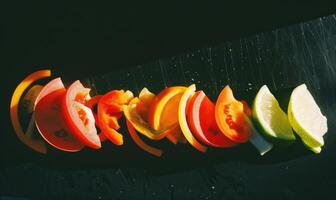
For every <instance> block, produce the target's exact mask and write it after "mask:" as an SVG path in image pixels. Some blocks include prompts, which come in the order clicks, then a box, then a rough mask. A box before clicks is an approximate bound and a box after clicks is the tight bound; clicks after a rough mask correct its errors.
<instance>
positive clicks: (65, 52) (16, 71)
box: [0, 2, 335, 199]
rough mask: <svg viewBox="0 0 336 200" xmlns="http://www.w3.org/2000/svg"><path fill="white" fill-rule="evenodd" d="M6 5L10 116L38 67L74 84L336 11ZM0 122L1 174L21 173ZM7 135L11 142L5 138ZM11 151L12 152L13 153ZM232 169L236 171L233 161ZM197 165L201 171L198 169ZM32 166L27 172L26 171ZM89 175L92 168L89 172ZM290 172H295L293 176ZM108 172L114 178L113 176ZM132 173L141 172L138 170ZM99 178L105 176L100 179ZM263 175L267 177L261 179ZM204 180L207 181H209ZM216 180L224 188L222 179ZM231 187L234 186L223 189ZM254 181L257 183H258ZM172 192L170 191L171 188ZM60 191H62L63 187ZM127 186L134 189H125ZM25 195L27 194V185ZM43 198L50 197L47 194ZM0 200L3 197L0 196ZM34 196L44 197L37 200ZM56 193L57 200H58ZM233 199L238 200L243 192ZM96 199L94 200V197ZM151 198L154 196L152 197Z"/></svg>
mask: <svg viewBox="0 0 336 200" xmlns="http://www.w3.org/2000/svg"><path fill="white" fill-rule="evenodd" d="M2 8H3V12H2V20H1V22H2V23H1V25H2V26H1V33H0V34H1V35H0V36H1V55H2V56H1V61H0V62H1V67H3V72H2V74H3V76H4V78H3V79H2V81H3V82H2V83H1V85H2V87H1V88H2V89H3V91H4V92H3V97H2V99H4V101H5V104H4V105H6V106H5V107H4V108H5V110H6V113H8V110H7V108H8V105H9V97H10V95H11V93H12V91H13V89H14V87H15V85H16V84H17V82H18V80H21V79H22V78H23V77H24V76H25V75H26V74H28V73H30V72H32V71H34V70H36V69H39V68H45V67H48V68H51V69H53V70H55V71H56V72H57V73H59V74H62V77H64V78H65V79H68V80H75V79H78V78H85V77H88V76H92V75H99V74H105V73H107V72H113V71H114V70H118V69H121V68H126V67H131V66H134V65H137V64H142V63H145V62H148V61H152V60H155V59H157V58H165V57H169V56H172V55H177V54H180V53H182V52H186V51H189V50H192V49H195V48H200V47H207V46H211V45H216V44H220V43H222V42H224V41H227V40H232V39H237V38H241V37H244V36H248V35H252V34H254V33H258V32H261V31H267V30H272V29H275V28H277V27H283V26H286V25H290V24H295V23H298V22H301V21H306V20H309V19H314V18H317V17H320V16H326V15H329V14H331V13H333V12H334V11H335V10H334V7H333V6H332V5H331V4H327V3H305V4H302V3H293V2H290V3H289V2H283V3H281V4H280V3H276V2H272V3H270V2H269V3H264V2H263V3H262V4H261V3H260V4H257V3H253V4H251V3H245V2H244V3H243V2H239V3H226V2H225V3H224V2H222V3H220V4H219V3H213V2H211V3H210V2H208V3H203V4H198V3H189V2H188V3H181V2H180V3H177V4H174V3H169V4H166V5H165V4H161V3H158V2H157V3H150V4H149V3H148V4H146V3H144V2H137V3H134V2H133V3H125V4H122V3H120V4H109V5H97V4H95V5H93V4H91V3H90V4H86V3H83V2H82V3H80V4H77V3H76V4H75V3H74V4H71V3H65V4H62V3H59V2H53V3H48V2H43V3H41V2H39V3H38V4H32V3H28V2H23V3H22V2H21V3H17V2H13V3H12V5H5V6H4V7H2ZM1 96H2V95H1ZM4 116H7V115H4ZM1 123H2V124H3V127H4V129H2V131H1V138H2V140H1V146H2V147H9V146H11V147H12V148H2V149H1V156H2V158H3V159H2V160H3V162H2V164H1V166H2V167H3V173H5V172H7V171H10V172H11V173H13V171H11V170H8V169H10V168H11V167H13V168H15V167H18V168H17V169H16V170H23V171H24V170H25V169H24V167H26V166H24V167H23V168H21V167H20V166H22V165H21V164H22V163H27V161H28V163H29V161H30V160H31V158H30V157H29V156H28V157H27V155H30V154H22V153H17V152H15V150H20V149H23V148H24V147H22V144H21V143H20V142H19V141H17V140H15V138H14V136H8V135H9V134H8V133H10V134H12V129H11V126H10V122H9V119H8V117H5V118H4V120H2V122H1ZM12 135H13V134H12ZM8 138H10V139H11V140H5V139H8ZM8 141H10V142H8ZM8 149H10V150H11V151H8ZM35 158H36V157H35ZM41 159H43V158H40V157H37V160H41ZM320 161H321V160H320ZM155 162H158V160H156V161H154V162H153V161H152V162H151V164H152V163H155ZM323 162H325V161H323ZM231 165H233V167H237V166H235V165H236V164H231ZM60 166H61V165H58V166H56V167H55V168H56V169H57V168H59V171H58V172H57V173H82V172H83V171H74V172H71V171H70V172H69V171H68V170H66V169H63V168H62V167H60ZM94 166H95V165H94ZM200 166H201V165H200ZM200 166H196V167H195V169H196V168H199V167H200ZM49 167H50V166H49ZM87 167H88V166H84V167H83V169H82V170H84V171H85V169H86V168H87ZM152 167H153V166H152ZM207 167H208V168H211V169H213V170H214V171H216V170H219V169H223V168H224V169H228V170H229V168H230V164H228V165H227V166H225V167H222V168H218V169H217V168H216V167H215V166H207ZM238 167H239V166H238ZM28 168H29V169H30V167H29V166H28ZM65 168H66V167H65ZM167 168H169V167H167ZM32 169H33V170H35V172H32V174H37V175H38V174H43V175H45V174H48V173H51V172H48V168H47V169H45V168H43V167H42V168H34V167H32ZM51 169H52V167H51ZM63 170H64V171H63ZM77 170H78V169H77ZM90 170H92V167H91V168H90ZM105 170H106V169H105ZM188 170H189V171H190V170H192V167H190V166H188ZM14 171H15V170H14ZM119 171H121V170H119ZM208 171H209V170H206V171H205V172H202V173H203V174H204V173H205V175H203V179H201V180H202V181H207V182H210V183H207V184H208V185H210V188H209V190H211V189H212V186H211V185H212V182H213V177H216V176H217V175H218V174H220V172H217V171H216V173H215V172H214V173H213V174H211V173H210V174H209V172H208ZM173 172H174V170H173ZM277 172H278V171H277V170H274V173H277ZM292 172H293V173H294V171H292ZM83 173H84V172H83ZM86 173H92V174H100V173H104V171H99V169H96V171H89V172H87V171H86ZM105 173H106V171H105ZM111 173H114V171H113V172H111ZM117 173H118V170H117ZM132 173H134V174H137V173H138V171H137V172H132ZM170 173H171V174H169V173H168V174H165V176H167V177H170V178H167V179H174V177H175V174H174V173H172V172H171V171H170ZM233 173H236V172H233ZM257 174H258V173H257ZM294 174H295V173H294ZM8 176H11V175H8ZM50 176H53V175H50ZM54 176H55V177H57V176H56V175H54ZM96 176H97V177H100V176H99V175H96ZM156 176H158V175H154V179H155V177H156ZM256 176H257V175H256ZM259 176H260V177H262V175H259ZM12 177H13V180H11V181H12V182H15V181H14V180H17V181H19V179H20V177H17V176H15V175H14V174H13V175H12ZM28 177H29V176H28ZM131 177H134V176H131ZM204 177H208V178H205V179H204ZM177 178H179V177H177ZM180 178H181V177H180ZM29 179H30V181H29V180H25V181H26V183H27V184H32V183H34V180H33V179H32V178H31V177H29ZM191 179H193V178H191ZM261 179H262V178H261ZM40 180H41V179H40ZM48 180H49V179H48ZM226 180H228V179H226ZM256 180H257V179H256ZM294 180H295V179H293V181H294ZM319 180H320V179H319ZM194 181H195V182H197V181H199V179H198V178H197V177H195V178H194ZM234 181H235V180H232V185H236V186H237V185H238V186H237V188H238V192H237V191H236V190H235V191H234V192H233V194H232V195H233V196H236V195H237V194H239V183H235V182H234ZM70 182H71V181H70ZM218 182H219V183H218V184H220V178H219V181H218ZM228 182H230V181H226V182H224V183H223V184H227V183H228ZM280 182H281V180H280ZM2 183H3V182H2ZM141 183H142V182H141V181H140V183H139V185H138V187H142V186H143V184H141ZM145 183H146V181H145V182H144V184H145ZM73 184H74V185H76V184H78V183H73ZM115 184H117V185H118V184H120V185H122V184H123V182H122V181H119V182H118V181H117V180H116V182H115ZM251 184H258V183H257V182H253V183H251ZM311 184H315V183H311ZM168 187H169V188H170V189H172V188H171V186H168ZM173 187H176V186H173ZM59 188H62V187H61V186H59ZM122 188H131V187H130V186H129V185H126V186H125V187H122ZM135 188H136V187H135ZM194 188H197V187H196V186H195V187H194ZM229 188H230V187H229ZM173 189H174V188H173ZM27 190H29V187H28V189H27ZM55 190H57V189H55ZM126 190H127V189H126ZM148 190H149V189H148ZM196 190H197V189H196ZM205 190H206V189H205ZM0 191H1V190H0ZM12 191H14V193H11V194H7V193H4V195H9V196H25V195H24V194H30V193H29V192H26V193H25V192H22V189H18V190H17V191H20V192H18V194H16V193H15V190H12ZM75 191H76V190H75ZM120 191H121V190H120ZM141 191H142V190H141ZM49 192H50V191H49ZM61 192H62V191H61ZM286 192H287V193H288V192H290V191H286V190H284V191H281V193H283V195H284V196H286V195H287V196H288V195H289V196H290V195H291V194H287V193H286ZM50 193H52V192H50ZM243 193H244V191H243ZM46 194H47V195H48V194H49V193H48V191H47V192H46ZM1 195H3V194H1V193H0V196H1ZM141 195H143V194H142V192H139V196H138V197H139V198H138V199H142V198H141ZM268 195H270V194H268ZM34 196H35V195H34ZM37 196H38V197H39V195H37ZM54 196H56V197H58V196H57V195H54ZM164 196H165V195H164V194H161V197H164ZM242 196H244V195H242ZM266 196H267V195H266ZM27 197H29V195H28V196H27ZM228 197H230V195H228ZM236 197H237V198H238V197H239V195H238V196H236ZM291 197H293V196H291ZM294 197H295V195H294ZM91 198H92V199H96V198H97V196H95V197H90V199H91ZM152 198H153V199H155V197H152ZM202 198H203V197H202ZM121 199H122V198H121Z"/></svg>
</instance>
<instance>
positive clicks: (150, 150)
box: [126, 120, 162, 157]
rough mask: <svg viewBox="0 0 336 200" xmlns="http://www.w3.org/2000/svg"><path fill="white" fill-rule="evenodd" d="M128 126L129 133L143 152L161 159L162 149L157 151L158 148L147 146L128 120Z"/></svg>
mask: <svg viewBox="0 0 336 200" xmlns="http://www.w3.org/2000/svg"><path fill="white" fill-rule="evenodd" d="M126 125H127V129H128V131H129V133H130V135H131V137H132V139H133V141H134V142H135V144H137V145H138V146H139V147H140V148H141V149H142V150H144V151H146V152H148V153H150V154H152V155H154V156H157V157H160V156H161V155H162V150H161V149H157V148H154V147H151V146H149V145H148V144H146V143H145V142H144V141H143V140H141V138H140V137H139V136H138V134H137V133H136V131H135V129H134V127H133V125H132V124H131V123H130V122H129V121H128V120H126Z"/></svg>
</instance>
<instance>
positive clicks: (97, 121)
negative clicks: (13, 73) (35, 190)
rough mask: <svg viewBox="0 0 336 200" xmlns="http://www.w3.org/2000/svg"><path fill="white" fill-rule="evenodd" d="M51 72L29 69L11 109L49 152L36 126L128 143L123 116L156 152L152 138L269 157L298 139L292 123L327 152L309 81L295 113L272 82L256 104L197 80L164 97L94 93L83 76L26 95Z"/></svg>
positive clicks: (73, 145) (61, 143)
mask: <svg viewBox="0 0 336 200" xmlns="http://www.w3.org/2000/svg"><path fill="white" fill-rule="evenodd" d="M50 75H51V73H50V71H49V70H41V71H37V72H34V73H32V74H31V75H29V76H28V77H27V78H26V79H25V80H23V81H22V82H21V83H20V84H19V85H18V87H17V88H16V90H15V92H14V94H13V97H12V101H11V107H10V109H11V113H10V114H11V120H12V124H13V127H14V130H15V132H16V134H17V135H18V137H19V138H20V139H21V140H22V141H23V142H24V143H25V144H27V145H28V146H30V147H31V148H33V149H34V150H36V151H38V152H41V153H46V152H47V148H46V144H45V143H44V142H43V141H38V140H32V139H31V137H30V135H31V132H32V130H33V129H34V127H35V126H36V128H37V130H38V132H39V133H40V135H41V136H42V138H43V139H44V140H45V141H46V142H47V143H49V144H50V145H51V146H53V147H55V148H57V149H59V150H63V151H68V152H76V151H80V150H81V149H83V148H84V147H85V146H87V147H91V148H93V149H99V148H101V146H102V142H103V141H105V140H109V141H111V142H112V143H113V144H115V145H123V143H124V140H123V134H121V133H120V132H119V130H120V124H119V120H120V118H121V117H123V116H125V118H126V126H127V129H128V132H129V134H130V136H131V138H132V139H133V141H134V142H135V143H136V144H137V145H138V146H139V147H140V148H141V149H143V150H145V151H147V152H149V153H151V154H153V155H156V156H161V154H162V150H161V149H159V148H156V147H152V146H150V145H148V144H147V143H146V142H145V141H144V140H143V139H144V138H148V139H151V140H161V139H164V138H166V139H168V140H169V141H171V142H172V143H174V144H177V143H189V144H190V145H192V146H193V147H194V148H196V149H197V150H199V151H201V152H205V151H206V150H207V148H208V147H210V148H231V147H235V146H237V145H239V144H242V143H246V142H251V143H252V144H253V145H254V146H255V147H256V148H257V149H258V151H259V152H260V154H261V155H263V154H265V153H266V152H268V151H269V150H271V149H272V147H273V144H279V143H292V142H293V141H295V139H296V137H295V134H294V132H293V130H292V128H293V129H294V131H295V132H296V133H297V135H298V136H300V137H301V139H302V141H303V143H304V144H305V145H306V146H307V147H308V148H309V149H311V150H312V151H314V152H315V153H319V152H320V151H321V147H322V146H323V145H324V141H323V135H324V134H325V133H326V132H327V119H326V117H325V116H323V115H322V113H321V111H320V109H319V107H318V105H317V104H316V102H315V100H314V98H313V97H312V95H311V94H310V92H309V91H308V90H307V87H306V86H305V85H304V84H302V85H300V86H298V87H297V88H295V89H294V91H293V92H292V95H291V98H290V102H289V106H288V115H287V114H286V113H285V112H284V111H283V110H282V109H281V107H280V106H279V103H278V101H277V100H276V98H275V97H274V96H273V95H272V93H271V92H270V91H269V89H268V88H267V86H266V85H265V86H263V87H261V89H260V90H259V92H258V94H257V95H256V97H255V100H254V103H253V109H252V110H251V109H250V107H249V105H248V104H247V103H246V102H245V101H239V100H236V99H235V97H234V95H233V91H232V90H231V88H230V87H229V86H226V87H224V89H223V90H222V91H221V93H220V94H219V96H218V98H217V100H216V102H215V103H214V102H212V101H211V100H210V99H209V98H208V97H207V96H206V94H205V93H204V92H203V91H202V90H199V91H197V90H196V86H195V85H194V84H192V85H190V86H189V87H183V86H173V87H168V88H165V89H163V90H162V91H161V92H160V93H159V94H157V95H155V94H153V93H152V92H150V91H149V90H148V89H147V88H143V89H142V90H141V92H140V93H139V95H138V96H137V97H134V95H133V93H132V92H131V91H128V90H127V91H124V90H112V91H110V92H108V93H106V94H104V95H96V96H93V97H91V96H90V88H85V87H84V86H83V85H82V84H81V82H80V81H75V82H74V83H72V84H71V85H70V86H69V87H68V88H65V86H64V84H63V82H62V80H61V78H56V79H53V80H51V81H50V82H49V83H48V84H46V85H45V86H40V85H34V86H33V87H31V88H30V90H29V91H28V92H26V94H25V96H24V97H23V98H22V100H21V96H22V95H23V93H24V92H25V90H27V88H29V86H30V85H32V83H33V82H35V81H36V80H38V79H41V78H46V77H49V76H50ZM20 102H23V103H24V105H25V107H26V110H27V112H29V113H33V114H32V118H31V120H30V123H29V126H28V128H27V131H26V132H24V131H23V129H22V127H21V123H20V119H19V115H18V108H19V103H20ZM34 125H35V126H34ZM254 125H256V128H255V127H254ZM259 132H261V133H262V135H260V134H259ZM138 133H140V135H139V134H138Z"/></svg>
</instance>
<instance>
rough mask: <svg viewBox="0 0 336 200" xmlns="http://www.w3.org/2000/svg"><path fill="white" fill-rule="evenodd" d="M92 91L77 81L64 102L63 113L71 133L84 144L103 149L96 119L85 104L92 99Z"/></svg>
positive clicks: (68, 91) (70, 88)
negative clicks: (90, 93)
mask: <svg viewBox="0 0 336 200" xmlns="http://www.w3.org/2000/svg"><path fill="white" fill-rule="evenodd" d="M89 92H90V89H89V88H85V87H84V86H83V85H82V84H81V82H80V81H78V80H77V81H75V82H74V83H72V84H71V85H70V87H69V88H68V90H67V92H66V94H65V96H64V98H63V102H62V111H63V117H64V119H65V123H66V125H67V127H68V129H69V131H70V132H71V133H72V134H73V135H74V136H75V137H76V138H77V139H78V140H79V141H81V142H82V143H83V144H85V145H87V146H89V147H91V148H94V149H99V148H101V142H100V139H99V136H98V135H97V129H96V127H95V119H94V116H93V113H92V111H91V109H90V108H88V107H87V106H85V105H84V104H85V102H86V101H87V100H88V99H89V98H90V95H89Z"/></svg>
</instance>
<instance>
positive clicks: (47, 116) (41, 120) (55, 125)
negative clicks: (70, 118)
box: [35, 85, 84, 152]
mask: <svg viewBox="0 0 336 200" xmlns="http://www.w3.org/2000/svg"><path fill="white" fill-rule="evenodd" d="M45 88H46V89H45V90H44V92H47V90H48V85H46V86H45ZM53 90H54V89H51V92H50V93H49V94H47V93H45V94H43V98H39V100H38V103H37V104H36V106H35V124H36V127H37V129H38V131H39V133H40V134H41V136H42V137H43V138H44V139H45V141H47V142H48V143H49V144H50V145H52V146H53V147H55V148H57V149H59V150H62V151H68V152H76V151H80V150H81V149H82V148H83V147H84V145H83V144H82V143H81V142H79V141H78V140H77V139H76V138H75V137H74V136H73V135H72V134H70V133H69V132H68V131H67V128H66V125H65V123H64V119H63V116H62V113H61V104H62V99H63V98H64V96H65V93H66V90H65V88H60V89H58V90H55V91H53Z"/></svg>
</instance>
